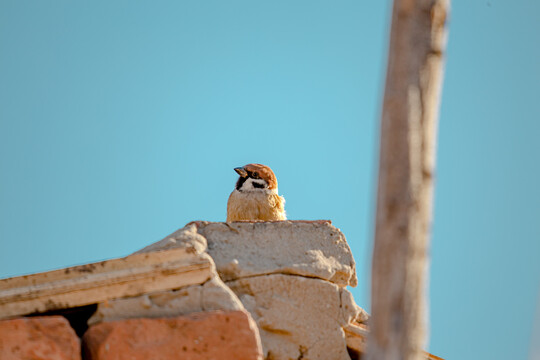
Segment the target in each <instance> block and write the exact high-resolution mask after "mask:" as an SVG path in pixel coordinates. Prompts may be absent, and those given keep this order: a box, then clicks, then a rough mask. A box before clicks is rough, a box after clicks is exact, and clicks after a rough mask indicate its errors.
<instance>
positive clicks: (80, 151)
mask: <svg viewBox="0 0 540 360" xmlns="http://www.w3.org/2000/svg"><path fill="white" fill-rule="evenodd" d="M452 5H453V8H452V15H451V21H450V36H449V43H448V56H447V62H446V73H445V83H444V91H443V98H442V104H441V117H440V125H439V143H438V163H437V183H436V192H435V196H436V202H435V217H434V226H433V239H432V246H431V273H430V298H429V301H430V311H431V314H430V317H431V325H430V326H431V335H430V351H432V352H433V353H435V354H437V355H439V356H442V357H444V358H447V359H463V360H467V359H533V358H534V359H538V358H540V355H538V354H537V355H530V354H529V353H530V349H531V348H532V341H531V336H532V329H533V326H534V314H535V313H537V314H540V312H537V310H536V308H537V306H538V303H539V301H538V290H539V286H538V285H539V283H540V261H539V260H538V255H539V254H540V219H539V214H540V187H539V186H538V184H539V180H538V178H539V175H540V161H539V151H540V145H539V141H538V139H539V138H540V122H539V119H540V107H539V96H540V66H539V64H540V46H538V43H539V39H540V15H539V14H540V2H538V1H537V0H516V1H512V2H509V1H498V0H489V1H486V0H483V1H476V0H473V1H454V3H453V4H452ZM389 16H390V3H389V1H377V2H375V1H371V2H368V1H338V2H329V1H305V0H304V1H274V2H263V1H226V2H225V1H217V0H216V1H204V2H203V1H198V2H195V1H155V2H143V1H115V2H109V1H94V2H91V3H90V2H73V1H54V2H52V1H49V2H44V1H12V0H3V1H1V2H0V277H9V276H16V275H21V274H25V273H32V272H37V271H44V270H50V269H53V268H60V267H65V266H70V265H74V264H80V263H86V262H92V261H97V260H102V259H107V258H112V257H118V256H124V255H127V254H129V253H131V252H133V251H135V250H137V249H140V248H142V247H144V246H146V245H148V244H149V243H152V242H154V241H157V240H159V239H161V238H163V237H164V236H166V235H167V234H169V233H171V232H173V231H174V230H176V229H177V228H180V227H182V226H183V225H184V224H186V223H187V222H189V221H192V220H198V219H202V220H209V221H223V220H224V219H225V208H226V201H227V197H228V195H229V193H230V191H231V190H232V188H233V186H234V183H235V180H236V174H235V173H234V171H233V170H232V168H233V167H236V166H239V165H244V164H246V163H249V162H260V163H264V164H267V165H269V166H271V167H272V168H273V169H274V171H275V173H276V175H277V176H278V180H279V189H280V192H281V194H283V195H284V196H285V198H286V199H287V205H286V208H287V212H288V215H289V218H290V219H331V220H332V221H333V223H334V225H335V226H337V227H339V228H340V229H341V230H342V231H343V232H344V233H345V235H346V236H347V239H348V241H349V243H350V245H351V247H352V250H353V252H354V255H355V258H356V260H357V263H358V272H359V282H360V285H359V286H358V287H357V288H355V289H352V291H353V293H354V295H355V298H356V301H357V302H358V304H359V305H361V306H364V307H366V308H368V309H369V276H370V274H369V271H370V256H371V241H372V234H373V222H374V218H373V214H374V206H375V204H374V199H375V195H374V194H375V192H376V175H377V174H376V171H377V146H378V145H377V144H378V117H379V114H380V104H381V96H382V93H383V83H384V72H385V63H386V49H387V35H388V28H389V27H388V26H389V23H388V22H389V19H390V17H389ZM537 317H540V315H537ZM539 320H540V319H539ZM537 328H538V329H539V330H537V333H536V334H537V335H536V344H538V342H540V328H539V327H538V325H537ZM535 356H538V357H535Z"/></svg>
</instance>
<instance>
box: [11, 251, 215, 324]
mask: <svg viewBox="0 0 540 360" xmlns="http://www.w3.org/2000/svg"><path fill="white" fill-rule="evenodd" d="M215 274H216V271H215V266H214V262H213V261H212V258H210V256H209V255H208V254H207V253H204V252H203V253H197V252H196V249H193V248H188V247H184V248H176V249H170V250H163V251H156V252H150V253H146V254H136V255H130V256H127V257H124V258H120V259H112V260H106V261H100V262H97V263H92V264H86V265H79V266H73V267H70V268H66V269H61V270H54V271H48V272H44V273H38V274H32V275H25V276H17V277H13V278H9V279H1V280H0V319H1V318H9V317H13V316H16V315H25V314H30V313H35V312H45V311H49V310H57V309H66V308H70V307H77V306H82V305H89V304H95V303H99V302H102V301H107V300H111V299H117V298H123V297H127V296H139V295H142V294H145V293H150V292H156V291H164V290H170V289H178V288H180V287H182V286H188V285H193V284H201V283H204V282H206V281H208V280H209V279H211V278H212V276H214V275H215Z"/></svg>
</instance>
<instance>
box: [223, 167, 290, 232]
mask: <svg viewBox="0 0 540 360" xmlns="http://www.w3.org/2000/svg"><path fill="white" fill-rule="evenodd" d="M234 170H235V171H236V172H237V173H238V174H239V175H240V177H239V178H238V181H237V182H236V187H235V189H234V190H233V192H232V193H231V195H230V196H229V201H228V202H227V222H233V221H242V220H263V221H272V220H285V219H286V216H285V199H284V198H283V197H282V196H280V195H279V194H278V186H277V179H276V176H275V175H274V172H273V171H272V169H270V168H269V167H268V166H266V165H262V164H247V165H245V166H243V167H239V168H235V169H234Z"/></svg>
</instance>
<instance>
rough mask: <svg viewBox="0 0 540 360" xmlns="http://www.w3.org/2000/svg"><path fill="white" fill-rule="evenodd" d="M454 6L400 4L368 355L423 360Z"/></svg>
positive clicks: (415, 0) (403, 0)
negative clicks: (450, 18) (437, 143)
mask: <svg viewBox="0 0 540 360" xmlns="http://www.w3.org/2000/svg"><path fill="white" fill-rule="evenodd" d="M448 6H449V3H448V1H446V0H395V1H394V7H393V12H392V28H391V32H390V48H389V54H388V57H389V59H388V69H387V77H386V85H385V93H384V102H383V111H382V120H381V142H380V159H379V184H378V194H377V218H376V229H375V244H374V249H373V264H372V288H371V289H372V296H371V310H372V317H371V319H370V323H369V327H370V335H369V338H368V344H367V360H390V359H392V360H394V359H396V360H397V359H407V360H410V359H421V358H422V350H423V349H422V348H423V347H424V346H425V343H426V330H425V328H426V322H427V319H426V313H427V308H426V304H425V303H426V301H425V297H426V294H425V293H426V268H427V256H426V252H427V247H428V243H429V231H430V222H431V212H432V193H433V170H434V165H435V139H436V128H437V117H438V108H439V98H440V92H441V84H442V69H443V59H442V58H443V52H444V49H445V43H446V41H445V40H446V39H445V38H446V36H445V35H446V34H445V33H446V30H445V24H446V19H447V13H448ZM424 357H425V356H424Z"/></svg>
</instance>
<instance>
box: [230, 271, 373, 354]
mask: <svg viewBox="0 0 540 360" xmlns="http://www.w3.org/2000/svg"><path fill="white" fill-rule="evenodd" d="M227 285H229V287H230V288H231V289H232V290H233V291H234V292H235V293H236V294H237V295H238V297H239V298H240V301H242V303H243V304H244V306H245V308H246V310H248V311H249V312H250V313H251V315H252V316H253V318H254V319H255V321H256V322H257V325H258V326H259V330H260V336H261V341H262V345H263V352H264V355H265V358H267V359H271V360H288V359H310V360H317V359H320V360H350V357H349V355H348V352H347V344H346V341H345V334H344V332H343V327H344V326H346V325H347V324H349V323H350V322H351V321H352V320H354V319H358V318H364V317H365V316H366V314H365V312H364V311H363V310H362V309H361V308H360V307H358V306H357V305H356V304H355V303H354V300H353V298H352V295H351V294H350V292H349V291H347V290H346V289H344V288H341V287H339V286H337V285H335V284H333V283H331V282H328V281H324V280H319V279H313V278H305V277H301V276H291V275H281V274H272V275H266V276H258V277H252V278H244V279H240V280H235V281H229V282H227Z"/></svg>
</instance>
